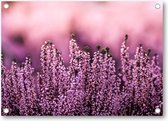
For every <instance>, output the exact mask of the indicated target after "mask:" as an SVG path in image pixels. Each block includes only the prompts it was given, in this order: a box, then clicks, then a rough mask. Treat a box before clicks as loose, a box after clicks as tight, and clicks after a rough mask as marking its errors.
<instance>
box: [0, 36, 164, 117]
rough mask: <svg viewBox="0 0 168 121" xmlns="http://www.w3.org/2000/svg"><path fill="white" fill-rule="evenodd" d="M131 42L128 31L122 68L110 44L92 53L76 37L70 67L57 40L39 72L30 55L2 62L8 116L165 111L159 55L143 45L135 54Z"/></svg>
mask: <svg viewBox="0 0 168 121" xmlns="http://www.w3.org/2000/svg"><path fill="white" fill-rule="evenodd" d="M127 41H128V35H126V36H125V40H124V41H123V42H122V44H121V48H120V49H121V54H120V57H121V67H119V69H117V68H118V67H117V66H116V64H115V63H116V61H115V59H114V58H113V56H112V54H110V49H109V48H108V47H107V48H103V49H101V47H100V46H97V51H96V52H94V54H93V55H91V54H90V53H89V51H88V47H87V51H83V50H81V49H80V48H79V46H78V45H77V43H76V40H75V37H74V35H73V36H72V38H71V40H70V45H69V50H70V55H69V56H70V65H69V66H67V67H66V66H65V65H64V61H63V58H62V55H61V52H59V51H58V50H57V49H55V46H54V44H53V43H52V42H45V43H44V45H42V47H41V54H40V60H41V71H39V72H35V71H34V68H33V67H32V64H31V59H30V58H26V61H25V62H24V63H23V64H21V66H20V67H18V65H17V63H16V61H13V62H12V64H11V69H10V70H8V69H7V68H6V67H5V66H4V64H3V61H2V63H1V73H2V74H1V78H2V81H1V83H2V90H1V91H2V115H10V116H11V115H24V116H25V115H55V116H56V115H61V116H63V115H68V116H88V115H91V116H111V115H122V116H123V115H138V116H139V115H162V114H163V73H162V69H161V67H160V66H159V60H158V59H159V55H157V54H155V55H154V56H152V55H150V52H151V50H150V49H148V50H145V48H144V47H143V46H142V44H140V45H139V46H138V47H137V49H136V53H135V57H134V58H131V56H130V55H129V47H128V46H127ZM92 56H93V57H92ZM156 108H159V109H160V110H161V112H160V113H157V112H155V109H156ZM3 109H8V110H9V112H7V113H5V112H3Z"/></svg>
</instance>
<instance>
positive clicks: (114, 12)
mask: <svg viewBox="0 0 168 121" xmlns="http://www.w3.org/2000/svg"><path fill="white" fill-rule="evenodd" d="M6 3H7V4H8V5H9V8H4V7H3V5H4V4H6ZM156 3H157V2H151V1H150V2H2V3H1V4H2V52H3V55H4V60H5V65H6V66H7V67H10V65H11V61H12V60H13V59H14V58H16V60H17V62H18V63H21V62H23V61H24V59H25V57H26V56H30V57H31V58H32V61H33V66H34V67H36V68H37V69H38V68H39V67H40V59H39V57H40V47H41V45H42V44H43V43H44V41H46V40H51V41H52V42H53V43H54V44H55V45H56V48H58V49H59V50H60V51H61V52H62V55H63V58H64V60H65V64H68V62H69V56H68V55H69V49H68V46H69V40H70V34H71V33H72V32H73V33H75V34H76V39H77V43H78V44H79V46H80V47H81V49H82V48H83V47H84V46H85V45H88V46H89V47H90V48H91V49H92V51H95V50H96V49H95V48H96V45H98V44H99V45H101V46H102V47H107V46H108V47H110V51H111V53H112V54H113V56H114V58H115V59H116V60H118V59H119V56H120V45H121V42H122V41H123V39H124V36H125V34H128V36H129V40H128V43H129V46H130V54H131V56H132V57H133V55H134V54H135V50H136V47H137V46H138V45H139V44H140V43H142V44H143V45H144V46H145V47H146V48H151V49H152V53H158V54H159V55H160V63H161V64H162V56H163V53H162V51H163V45H162V44H163V19H162V17H163V6H162V4H160V5H161V6H160V8H159V9H156V8H155V4H156Z"/></svg>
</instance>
